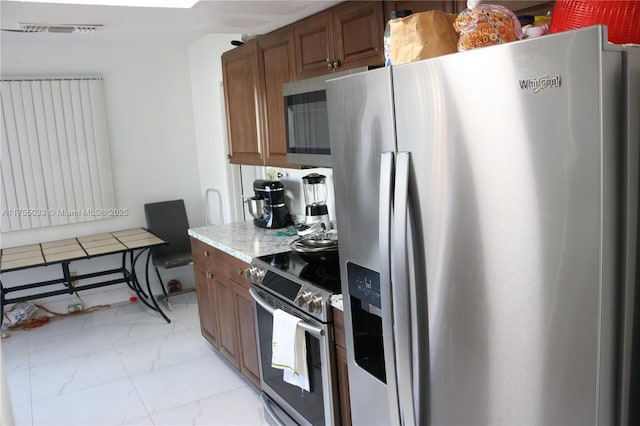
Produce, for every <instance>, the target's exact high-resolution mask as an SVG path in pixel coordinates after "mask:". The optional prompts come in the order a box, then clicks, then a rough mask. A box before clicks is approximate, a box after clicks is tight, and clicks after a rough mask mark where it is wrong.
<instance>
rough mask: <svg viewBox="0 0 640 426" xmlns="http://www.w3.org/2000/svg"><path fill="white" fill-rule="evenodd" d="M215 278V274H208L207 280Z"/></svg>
mask: <svg viewBox="0 0 640 426" xmlns="http://www.w3.org/2000/svg"><path fill="white" fill-rule="evenodd" d="M211 278H213V274H212V273H211V272H207V279H208V280H210V279H211Z"/></svg>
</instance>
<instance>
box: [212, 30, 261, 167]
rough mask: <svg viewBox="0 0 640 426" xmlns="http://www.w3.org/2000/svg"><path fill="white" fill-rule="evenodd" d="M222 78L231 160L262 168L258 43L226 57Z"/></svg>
mask: <svg viewBox="0 0 640 426" xmlns="http://www.w3.org/2000/svg"><path fill="white" fill-rule="evenodd" d="M222 77H223V80H224V98H225V107H226V111H227V135H228V139H229V140H228V143H229V160H230V161H231V162H232V163H237V164H254V165H262V164H263V163H264V161H263V158H262V130H261V128H260V125H261V123H260V121H259V117H260V111H261V110H260V108H261V105H260V102H259V99H260V94H259V93H257V91H258V88H259V87H260V78H259V70H258V44H257V42H256V41H252V42H250V43H247V44H245V45H244V46H240V47H239V48H236V49H233V50H230V51H228V52H225V53H224V54H223V55H222Z"/></svg>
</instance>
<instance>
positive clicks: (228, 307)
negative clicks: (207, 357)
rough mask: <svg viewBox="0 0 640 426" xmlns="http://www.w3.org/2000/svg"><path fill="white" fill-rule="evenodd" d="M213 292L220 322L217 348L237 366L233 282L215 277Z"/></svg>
mask: <svg viewBox="0 0 640 426" xmlns="http://www.w3.org/2000/svg"><path fill="white" fill-rule="evenodd" d="M215 292H216V294H215V300H216V307H217V311H218V312H217V313H218V321H219V322H220V336H219V339H218V342H219V350H220V352H221V353H222V354H223V355H224V356H225V358H227V359H228V360H229V361H230V362H231V363H232V364H233V365H235V366H236V368H237V367H239V363H238V339H237V335H236V317H235V295H234V291H233V283H232V282H231V281H229V280H228V279H227V278H223V277H216V282H215Z"/></svg>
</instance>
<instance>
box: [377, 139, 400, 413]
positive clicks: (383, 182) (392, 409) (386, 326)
mask: <svg viewBox="0 0 640 426" xmlns="http://www.w3.org/2000/svg"><path fill="white" fill-rule="evenodd" d="M393 163H394V153H393V152H383V153H382V154H381V156H380V197H379V203H380V205H379V212H378V220H379V229H380V234H379V238H380V242H379V245H378V246H379V248H380V299H381V309H382V338H383V345H384V360H385V361H384V365H385V373H386V378H387V396H388V400H389V415H390V420H391V424H393V425H397V424H400V409H399V407H398V383H397V381H396V363H395V357H396V354H395V351H394V347H395V344H394V336H393V300H392V295H391V214H392V210H393V166H394V164H393Z"/></svg>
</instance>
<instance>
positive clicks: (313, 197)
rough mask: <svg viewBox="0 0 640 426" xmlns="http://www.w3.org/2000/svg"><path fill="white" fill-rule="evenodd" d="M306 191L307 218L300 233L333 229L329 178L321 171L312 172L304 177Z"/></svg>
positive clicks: (303, 185)
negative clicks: (328, 194) (329, 200)
mask: <svg viewBox="0 0 640 426" xmlns="http://www.w3.org/2000/svg"><path fill="white" fill-rule="evenodd" d="M302 190H303V192H304V201H305V203H306V208H305V220H304V224H303V226H301V227H300V230H299V231H298V234H299V235H301V236H303V235H309V234H312V233H315V232H319V231H323V230H328V229H331V221H330V220H329V210H328V208H327V178H326V176H324V175H321V174H319V173H311V174H309V175H306V176H304V177H303V178H302Z"/></svg>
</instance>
